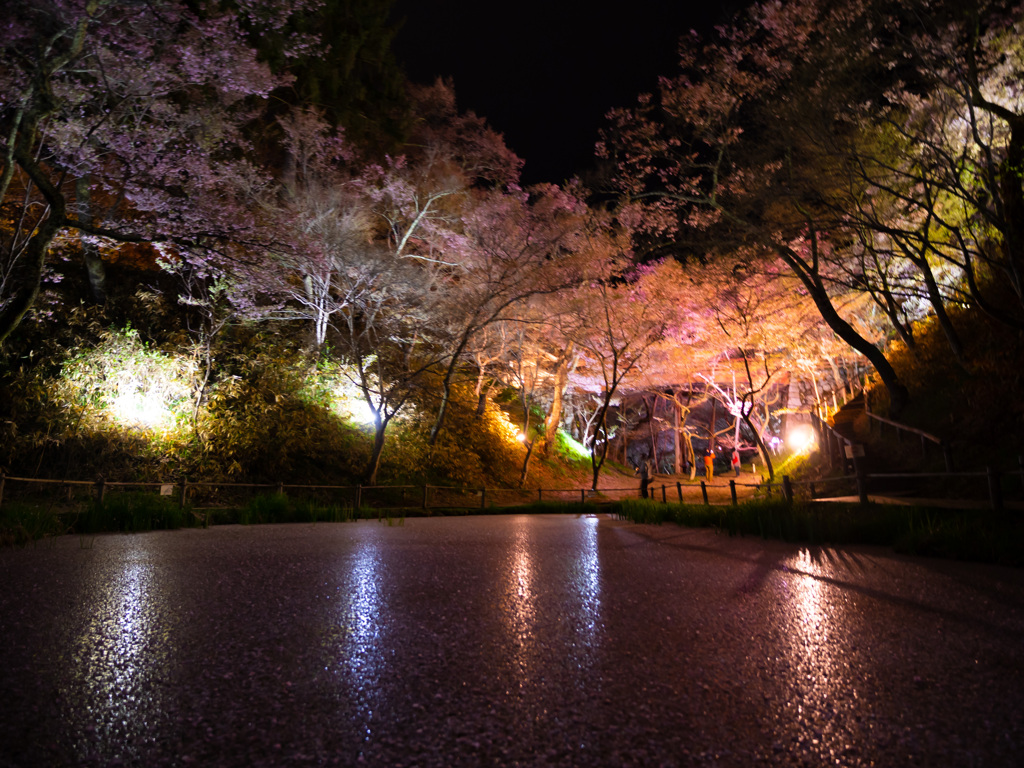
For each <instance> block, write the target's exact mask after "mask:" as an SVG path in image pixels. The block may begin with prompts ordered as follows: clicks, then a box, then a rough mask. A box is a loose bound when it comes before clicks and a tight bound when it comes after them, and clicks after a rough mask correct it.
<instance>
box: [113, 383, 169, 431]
mask: <svg viewBox="0 0 1024 768" xmlns="http://www.w3.org/2000/svg"><path fill="white" fill-rule="evenodd" d="M110 409H111V411H113V413H114V417H115V418H116V419H117V420H118V421H120V422H121V423H122V424H127V425H129V426H135V427H142V428H144V429H166V428H169V427H171V426H173V425H174V414H173V413H171V410H170V408H168V407H167V403H165V402H164V399H163V398H162V397H161V396H160V394H159V393H158V392H154V391H153V390H149V391H146V392H140V391H138V390H137V389H130V390H128V391H127V392H123V393H121V394H119V395H118V396H117V397H116V398H114V399H113V401H112V402H111V403H110Z"/></svg>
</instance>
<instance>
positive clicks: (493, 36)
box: [395, 0, 744, 184]
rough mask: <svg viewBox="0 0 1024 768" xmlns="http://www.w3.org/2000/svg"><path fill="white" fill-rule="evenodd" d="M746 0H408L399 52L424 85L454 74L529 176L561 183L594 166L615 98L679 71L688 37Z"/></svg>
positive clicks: (627, 100)
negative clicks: (611, 1)
mask: <svg viewBox="0 0 1024 768" xmlns="http://www.w3.org/2000/svg"><path fill="white" fill-rule="evenodd" d="M743 4H744V3H742V2H739V1H738V0H723V1H721V2H715V0H711V1H710V2H697V1H696V0H627V1H626V2H622V3H619V4H617V7H616V9H615V10H614V12H612V11H610V10H609V9H608V8H607V5H606V4H602V3H594V2H582V0H546V1H545V0H520V1H519V2H516V3H514V4H507V5H503V6H502V5H497V4H492V3H485V2H480V0H396V2H395V17H396V18H404V19H405V24H404V26H403V28H402V30H401V32H400V33H399V36H398V38H397V40H396V43H395V51H396V53H397V55H398V58H399V60H400V61H401V62H402V64H403V65H404V67H405V71H406V73H407V74H408V76H409V77H410V78H411V79H412V80H413V81H415V82H432V81H433V80H434V78H435V77H437V76H444V77H452V78H453V79H454V83H455V93H456V96H457V98H458V102H459V108H460V109H461V110H472V111H474V112H476V113H477V114H478V115H481V116H483V117H485V118H487V121H488V122H489V123H490V125H491V126H492V127H493V128H495V129H496V130H498V131H500V132H501V133H503V134H504V135H505V140H506V142H507V143H508V145H509V146H510V147H511V148H512V150H513V151H514V152H515V153H516V154H518V155H519V156H520V157H522V158H523V159H524V160H525V161H526V166H525V168H524V171H523V179H524V181H525V183H527V184H532V183H535V182H541V181H551V182H561V181H564V180H565V179H566V178H569V177H571V176H572V175H574V174H577V173H581V172H583V171H585V170H586V169H587V167H588V166H589V165H590V164H591V161H592V158H593V148H594V142H595V141H596V140H597V131H598V128H599V127H600V126H601V125H602V124H603V122H604V115H605V114H606V113H607V112H608V110H609V109H611V108H612V107H617V106H631V105H632V104H634V103H635V102H636V97H637V95H638V94H639V93H641V92H644V91H651V90H653V89H654V87H655V85H656V82H657V76H658V75H661V74H674V72H675V67H676V55H675V54H676V43H677V41H678V40H679V37H680V35H682V34H684V33H686V32H687V31H688V30H690V29H698V30H703V29H707V28H709V27H710V26H711V25H713V24H716V23H719V22H720V21H722V20H723V15H724V16H726V17H727V16H728V15H730V12H729V9H735V8H737V7H740V6H741V5H743Z"/></svg>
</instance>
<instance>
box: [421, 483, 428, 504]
mask: <svg viewBox="0 0 1024 768" xmlns="http://www.w3.org/2000/svg"><path fill="white" fill-rule="evenodd" d="M426 508H427V486H425V485H424V486H423V500H422V501H420V509H426Z"/></svg>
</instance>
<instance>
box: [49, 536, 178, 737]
mask: <svg viewBox="0 0 1024 768" xmlns="http://www.w3.org/2000/svg"><path fill="white" fill-rule="evenodd" d="M105 575H107V578H102V577H98V578H97V580H96V581H95V582H94V583H93V584H91V585H90V584H84V585H83V600H82V604H83V605H85V606H90V607H91V609H92V610H91V613H90V614H89V616H88V617H87V618H86V621H85V622H84V624H83V626H82V629H81V632H80V634H79V635H78V636H77V637H76V638H75V639H74V640H73V643H72V646H71V650H70V654H71V658H70V676H69V678H68V679H67V681H66V683H65V684H64V685H63V686H62V688H63V690H62V698H65V699H67V700H68V701H76V702H82V706H81V707H76V708H75V710H74V711H72V712H69V713H68V719H69V721H71V722H73V723H75V725H76V728H75V731H76V732H77V733H78V734H79V737H80V738H82V737H83V734H89V737H90V738H91V739H95V741H97V742H99V744H94V745H88V746H87V745H85V744H83V743H80V744H79V748H80V750H82V749H89V750H91V749H95V748H98V749H99V751H100V753H101V754H123V751H124V750H125V749H126V748H127V747H128V742H130V741H131V740H132V738H133V736H134V735H135V734H138V733H143V732H146V731H147V730H149V729H151V728H152V727H153V726H154V725H155V724H154V723H152V722H149V719H150V718H151V717H152V716H153V713H157V712H160V711H162V705H161V702H160V700H159V696H160V691H161V686H159V685H157V684H156V682H157V680H156V678H157V676H158V674H161V673H164V674H166V672H167V670H168V662H169V659H170V658H172V657H173V655H174V654H173V653H172V648H171V646H170V644H169V642H168V639H169V638H168V633H167V631H166V630H163V631H161V629H160V626H161V621H162V614H163V608H164V606H161V605H160V604H159V600H160V598H159V596H160V594H161V592H160V590H158V589H156V587H155V583H154V582H155V579H154V575H153V568H152V565H151V563H150V561H149V557H148V553H147V552H146V551H145V549H144V547H142V546H141V545H140V543H136V544H135V547H134V548H133V550H132V551H131V552H130V553H129V554H128V557H127V558H126V559H125V561H124V562H123V564H122V565H121V566H120V568H119V569H118V568H115V569H114V570H112V571H106V572H105Z"/></svg>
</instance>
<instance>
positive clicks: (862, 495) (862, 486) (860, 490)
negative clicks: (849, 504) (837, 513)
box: [853, 456, 868, 504]
mask: <svg viewBox="0 0 1024 768" xmlns="http://www.w3.org/2000/svg"><path fill="white" fill-rule="evenodd" d="M853 471H854V472H855V473H856V475H857V496H858V498H859V499H860V503H861V504H867V503H868V479H867V477H866V476H865V474H864V465H863V464H861V462H859V461H857V457H856V456H855V457H854V459H853Z"/></svg>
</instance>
